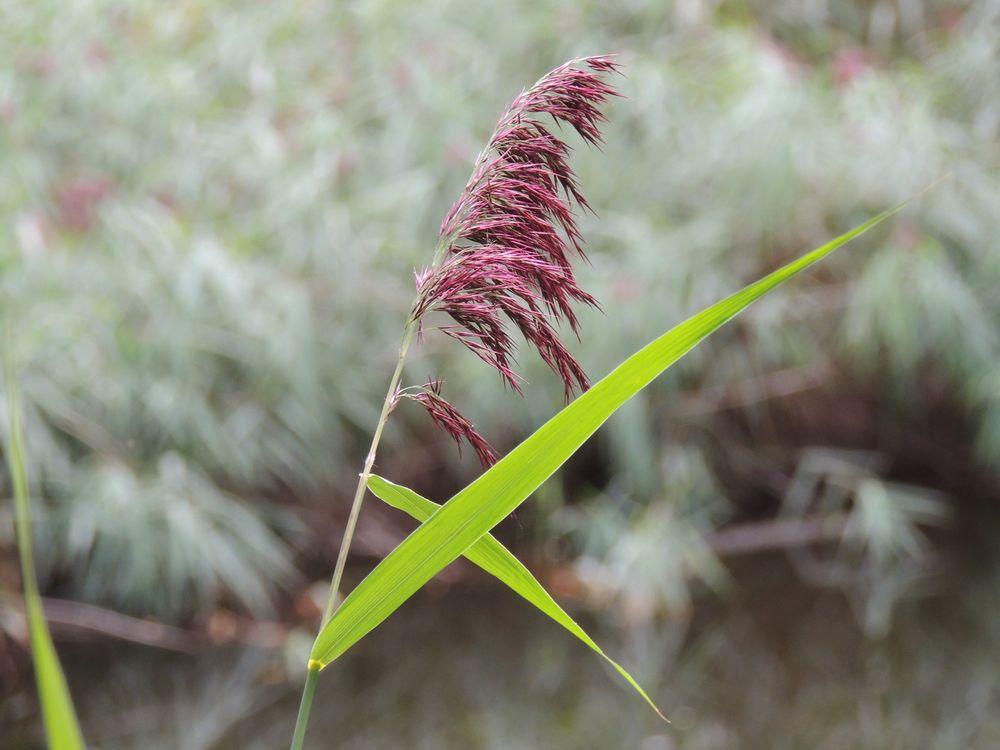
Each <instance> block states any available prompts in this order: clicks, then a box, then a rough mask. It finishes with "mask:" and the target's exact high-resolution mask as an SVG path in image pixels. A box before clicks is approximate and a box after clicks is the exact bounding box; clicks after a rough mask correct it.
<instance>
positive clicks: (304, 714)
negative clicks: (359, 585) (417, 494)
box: [291, 320, 417, 750]
mask: <svg viewBox="0 0 1000 750" xmlns="http://www.w3.org/2000/svg"><path fill="white" fill-rule="evenodd" d="M416 329H417V322H416V321H415V320H410V321H409V322H408V323H407V324H406V328H405V329H404V330H403V339H402V341H401V342H400V344H399V359H398V360H396V369H395V370H393V373H392V378H390V380H389V388H388V390H387V391H386V394H385V401H383V402H382V411H381V413H380V414H379V417H378V424H376V425H375V432H374V434H373V435H372V443H371V446H369V448H368V455H367V456H366V457H365V466H364V469H363V470H362V472H361V474H360V476H359V477H358V486H357V489H355V491H354V502H352V503H351V512H350V515H348V517H347V526H346V527H345V528H344V536H343V539H342V540H341V542H340V551H339V552H338V554H337V565H336V566H335V567H334V570H333V579H332V580H331V581H330V593H329V594H328V596H327V600H326V609H325V610H324V612H323V622H322V623H321V625H320V630H322V629H323V627H324V626H325V625H326V623H327V622H328V621H329V619H330V618H331V617H332V616H333V612H334V610H335V609H336V608H337V599H338V598H339V597H340V581H341V579H342V578H343V576H344V567H345V566H346V565H347V555H348V552H349V551H350V549H351V542H352V541H353V540H354V531H355V529H356V527H357V525H358V516H360V515H361V506H362V504H363V503H364V500H365V491H366V489H367V487H368V478H369V477H370V476H371V470H372V466H373V465H374V463H375V454H376V453H377V452H378V446H379V443H380V442H381V441H382V432H383V430H385V423H386V421H388V418H389V411H390V409H391V408H392V402H393V399H394V396H395V395H396V388H397V386H398V385H399V380H400V378H401V377H402V375H403V363H404V362H405V361H406V353H407V351H408V350H409V348H410V342H412V341H413V333H414V331H416ZM319 670H320V667H319V664H318V663H314V662H312V661H310V662H309V671H308V673H307V675H306V684H305V687H304V688H303V690H302V702H301V704H300V705H299V715H298V717H297V718H296V720H295V732H294V734H293V735H292V745H291V750H302V743H303V742H304V741H305V737H306V726H307V725H308V723H309V712H310V710H311V709H312V701H313V693H314V692H315V690H316V680H317V679H318V677H319Z"/></svg>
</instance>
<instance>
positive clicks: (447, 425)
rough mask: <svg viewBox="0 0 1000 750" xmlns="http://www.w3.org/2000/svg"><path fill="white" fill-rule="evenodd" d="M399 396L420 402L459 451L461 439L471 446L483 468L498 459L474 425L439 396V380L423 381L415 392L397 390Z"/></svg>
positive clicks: (460, 449) (497, 455) (397, 396)
mask: <svg viewBox="0 0 1000 750" xmlns="http://www.w3.org/2000/svg"><path fill="white" fill-rule="evenodd" d="M399 398H409V399H412V400H413V401H417V402H419V403H420V404H422V405H423V407H424V408H425V409H426V410H427V413H428V414H429V415H430V417H431V419H432V420H434V422H435V423H436V424H437V425H438V426H439V427H441V428H442V429H443V430H444V431H445V432H447V433H448V434H449V435H451V437H452V438H453V439H454V440H455V442H456V443H457V444H458V450H459V453H461V452H462V441H463V440H464V441H465V442H467V443H468V444H469V445H471V446H472V450H474V451H475V452H476V456H477V457H478V458H479V462H480V463H481V464H482V465H483V468H489V467H490V466H492V465H493V464H495V463H496V462H497V461H498V460H499V458H500V455H499V454H498V453H497V452H496V450H494V448H493V446H492V445H490V444H489V442H488V441H487V440H486V438H484V437H483V436H482V435H480V434H479V431H478V430H476V427H475V425H473V424H472V422H470V421H469V420H468V419H466V418H465V417H464V416H462V414H461V413H460V412H459V411H458V409H456V408H455V407H454V406H452V405H451V404H450V403H448V402H447V401H446V400H445V399H444V398H443V397H442V396H441V381H440V380H432V381H430V382H428V383H425V384H424V385H422V386H420V388H419V389H417V390H416V391H415V392H413V391H397V393H396V399H395V400H396V401H398V400H399Z"/></svg>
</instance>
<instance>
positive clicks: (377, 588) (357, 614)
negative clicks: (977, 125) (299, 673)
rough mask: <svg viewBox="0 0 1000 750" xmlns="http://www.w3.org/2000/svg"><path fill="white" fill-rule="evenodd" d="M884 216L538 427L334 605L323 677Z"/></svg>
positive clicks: (777, 275) (703, 319) (713, 310)
mask: <svg viewBox="0 0 1000 750" xmlns="http://www.w3.org/2000/svg"><path fill="white" fill-rule="evenodd" d="M901 207H902V205H900V206H896V207H895V208H892V209H889V210H888V211H885V212H883V213H881V214H879V215H878V216H875V217H874V218H872V219H869V220H868V221H866V222H865V223H863V224H861V225H860V226H858V227H856V228H854V229H852V230H851V231H849V232H847V233H846V234H843V235H841V236H840V237H838V238H837V239H835V240H832V241H831V242H828V243H827V244H825V245H823V246H822V247H819V248H817V249H815V250H813V251H812V252H810V253H807V254H806V255H804V256H802V257H801V258H799V259H798V260H795V261H793V262H792V263H789V264H788V265H786V266H783V267H782V268H780V269H778V270H777V271H775V272H773V273H771V274H769V275H768V276H765V277H764V278H763V279H761V280H760V281H757V282H756V283H754V284H751V285H750V286H748V287H746V288H745V289H743V290H742V291H739V292H736V293H735V294H733V295H731V296H729V297H727V298H726V299H724V300H722V301H721V302H717V303H716V304H714V305H712V306H711V307H709V308H707V309H705V310H703V311H701V312H700V313H698V314H697V315H695V316H693V317H691V318H689V319H688V320H686V321H684V322H683V323H681V324H680V325H678V326H676V327H675V328H673V329H671V330H670V331H668V332H667V333H665V334H663V335H662V336H661V337H660V338H658V339H656V340H655V341H653V342H652V343H650V344H648V345H646V346H645V347H644V348H643V349H641V350H639V351H638V352H637V353H636V354H633V355H632V356H631V357H629V358H628V359H626V360H625V361H624V362H623V363H622V364H620V365H619V366H618V367H617V368H615V370H613V371H612V372H611V374H610V375H608V376H606V377H605V378H604V379H603V380H601V381H600V382H598V383H596V384H595V385H594V386H593V387H592V388H591V389H590V390H589V391H587V392H586V393H584V394H583V395H581V396H580V397H579V398H578V399H576V400H575V401H573V402H572V403H571V404H569V405H568V406H567V407H565V408H564V409H563V410H562V411H560V412H559V413H558V414H556V415H555V416H554V417H552V418H551V419H550V420H549V421H548V422H546V423H545V424H544V425H542V426H541V427H540V428H539V429H538V430H537V431H536V432H535V433H534V434H533V435H531V437H529V438H528V439H527V440H525V441H524V442H523V443H521V444H520V445H518V446H517V447H516V448H514V450H512V451H511V452H510V453H508V454H507V455H506V456H505V457H504V458H502V459H501V460H500V461H499V462H498V463H497V464H495V465H494V466H493V467H492V468H491V469H489V470H488V471H486V472H485V473H483V474H482V475H481V476H480V477H479V478H478V479H476V480H475V481H473V482H472V483H471V484H470V485H468V486H467V487H466V488H465V489H463V490H462V491H460V492H459V493H458V494H457V495H455V496H454V497H453V498H451V500H449V501H448V502H447V503H445V504H444V505H442V506H441V508H440V509H439V510H437V511H436V512H435V513H434V514H433V515H432V516H431V517H430V518H429V519H427V521H425V522H424V523H423V524H421V525H420V526H419V527H418V528H417V529H416V530H414V531H413V533H412V534H410V536H408V537H407V538H406V539H405V540H403V542H402V543H401V544H400V545H399V546H398V547H396V549H394V550H393V551H392V552H391V553H390V554H389V555H388V556H387V557H386V558H385V559H384V560H383V561H382V562H381V563H379V565H378V566H377V567H376V568H375V569H374V570H373V571H372V572H371V573H370V574H369V575H368V577H367V578H365V579H364V580H363V581H362V582H361V583H360V584H359V585H358V587H357V588H356V589H355V590H354V591H352V592H351V594H350V595H349V596H348V597H347V598H346V599H345V600H344V602H343V603H342V604H341V605H340V608H339V609H337V611H336V612H335V613H334V616H333V618H332V619H330V621H329V622H328V623H327V624H326V626H325V627H324V628H323V629H322V631H320V634H319V636H318V637H317V638H316V642H315V643H314V644H313V650H312V655H311V659H312V661H313V663H315V664H319V665H320V667H321V668H322V667H324V666H326V665H328V664H329V663H330V662H332V661H333V660H334V659H336V658H337V657H338V656H340V655H341V654H343V653H344V652H345V651H347V649H349V648H350V647H351V646H353V645H354V644H355V643H357V642H358V640H359V639H361V638H362V637H364V636H365V635H366V634H367V633H368V632H370V631H371V630H372V628H374V627H376V626H377V625H378V624H379V623H381V622H382V621H383V620H385V618H386V617H388V616H389V615H390V614H392V613H393V612H394V611H395V610H396V609H397V608H398V607H399V606H400V605H401V604H402V603H403V602H405V601H406V600H407V599H408V598H409V597H410V596H412V595H413V594H414V593H415V592H416V591H417V590H418V589H419V588H420V587H421V586H423V585H424V584H425V583H427V581H429V580H430V579H431V578H433V577H434V575H436V574H437V572H438V571H440V570H441V569H442V568H444V567H445V566H446V565H448V564H449V563H451V562H452V561H453V560H455V559H456V558H458V557H459V556H460V555H461V554H462V553H463V552H465V550H467V549H468V548H469V547H470V546H472V545H473V544H474V543H475V542H476V540H478V539H479V538H480V537H481V536H483V535H484V534H486V533H487V532H489V530H490V529H492V528H493V527H494V526H496V525H497V524H498V523H499V522H500V521H501V520H503V519H504V518H505V517H506V516H507V515H508V514H509V513H510V512H511V511H513V510H514V509H515V508H517V506H518V505H520V504H521V503H522V502H524V500H526V499H527V497H528V496H529V495H530V494H531V493H532V492H534V491H535V490H536V489H537V488H538V487H539V486H540V485H541V484H542V482H544V481H545V480H546V479H548V478H549V477H550V476H551V475H552V474H553V473H554V472H555V471H556V469H558V468H559V467H560V466H561V465H562V464H563V462H565V461H566V459H568V458H569V457H570V456H571V455H572V454H573V453H574V452H575V451H576V450H577V448H579V447H580V446H581V445H582V444H583V442H584V441H585V440H586V439H587V438H589V437H590V436H591V435H592V434H594V432H596V430H597V428H599V427H600V426H601V425H602V424H603V423H604V422H605V421H606V420H607V419H608V418H609V417H610V416H611V415H612V414H614V412H615V411H616V410H617V409H618V407H620V406H621V405H622V404H624V403H625V402H626V401H628V400H629V399H630V398H631V397H632V396H634V395H635V394H636V393H638V392H639V391H640V390H642V389H643V388H644V387H645V386H646V385H648V384H649V383H650V382H652V380H653V379H654V378H656V377H657V376H658V375H659V374H660V373H662V372H663V371H664V370H666V369H667V368H668V367H670V365H672V364H673V363H674V362H676V361H677V360H679V359H680V358H681V357H682V356H684V355H685V354H687V353H688V352H689V351H691V349H693V348H694V347H695V346H696V345H697V344H698V343H699V342H700V341H702V340H703V339H704V338H705V337H706V336H708V335H709V334H711V333H712V332H713V331H715V330H716V329H718V328H719V327H720V326H721V325H723V324H724V323H726V322H727V321H728V320H730V319H731V318H733V317H734V316H735V315H737V314H738V313H739V312H740V311H741V310H743V309H744V308H745V307H747V306H748V305H749V304H750V303H752V302H754V301H755V300H757V299H760V298H761V297H763V296H764V295H765V294H767V293H768V292H770V291H771V290H772V289H774V288H775V287H777V286H778V285H779V284H781V283H782V282H784V281H786V280H787V279H789V278H791V277H792V276H794V275H795V274H797V273H799V272H800V271H802V270H803V269H805V268H808V267H809V266H811V265H812V264H813V263H816V262H817V261H819V260H820V259H822V258H824V257H826V256H827V255H829V254H830V253H832V252H833V251H834V250H836V249H837V248H838V247H840V246H841V245H843V244H844V243H846V242H848V241H850V240H852V239H854V238H855V237H857V236H858V235H860V234H862V233H863V232H866V231H867V230H869V229H871V228H872V227H874V226H875V225H876V224H878V223H880V222H882V221H884V220H885V219H886V218H888V217H889V216H890V215H891V214H893V213H895V212H896V211H898V210H899V209H900V208H901Z"/></svg>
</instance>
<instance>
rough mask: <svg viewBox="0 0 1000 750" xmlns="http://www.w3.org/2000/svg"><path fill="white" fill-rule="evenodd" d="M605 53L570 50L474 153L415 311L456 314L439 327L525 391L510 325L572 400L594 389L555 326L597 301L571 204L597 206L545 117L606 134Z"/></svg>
mask: <svg viewBox="0 0 1000 750" xmlns="http://www.w3.org/2000/svg"><path fill="white" fill-rule="evenodd" d="M617 71H618V66H617V64H616V63H615V62H614V60H612V59H611V58H609V57H605V56H600V57H587V58H582V59H580V60H574V61H571V62H568V63H566V64H565V65H562V66H560V67H558V68H556V69H555V70H553V71H551V72H550V73H548V74H547V75H546V76H544V77H543V78H542V79H541V80H539V81H538V83H536V84H535V85H534V86H532V87H531V88H530V89H528V90H527V91H525V92H523V93H522V94H521V95H520V96H518V97H517V98H515V99H514V101H513V102H512V103H511V104H510V106H509V107H508V108H507V110H506V111H505V112H504V114H503V116H502V117H501V118H500V121H499V122H498V123H497V127H496V130H495V131H494V133H493V136H492V137H491V138H490V141H489V143H488V144H487V146H486V148H485V149H484V150H483V152H482V154H481V155H480V156H479V159H478V160H477V161H476V165H475V168H474V170H473V173H472V177H471V179H470V180H469V182H468V184H467V185H466V187H465V190H464V191H463V192H462V195H461V196H460V197H459V199H458V201H457V202H456V203H455V205H454V206H452V208H451V210H450V211H449V212H448V214H447V215H446V216H445V218H444V221H443V222H442V224H441V231H440V234H439V243H440V247H441V248H442V251H443V259H442V260H441V262H440V263H438V264H437V265H435V266H433V267H431V268H429V269H426V270H424V271H421V272H420V273H418V274H417V288H418V298H417V302H416V304H415V305H414V308H413V311H412V319H414V320H420V318H421V317H422V316H423V315H424V314H425V313H426V312H428V311H429V310H440V311H442V312H445V313H447V314H448V315H450V316H451V318H452V320H453V321H454V322H455V325H453V326H447V327H445V328H443V329H442V330H443V331H444V332H445V333H446V334H448V335H449V336H451V337H453V338H455V339H456V340H458V341H460V342H461V343H462V344H464V345H465V346H466V347H467V348H468V349H470V350H471V351H472V352H473V353H475V354H476V355H477V356H479V357H480V358H481V359H482V360H483V361H485V362H486V363H487V364H489V365H490V366H492V367H493V368H494V369H496V370H497V371H498V372H499V373H500V375H501V377H502V378H503V379H504V381H505V382H506V383H508V384H509V385H510V386H511V387H512V388H513V389H514V390H517V391H520V385H519V380H520V378H519V377H518V376H517V374H516V373H515V372H514V371H513V369H512V362H513V354H514V348H515V344H514V342H513V340H512V338H511V336H510V333H509V328H510V325H513V326H514V327H515V328H517V329H518V330H519V331H520V332H521V334H522V335H523V336H524V338H525V339H526V340H527V341H528V342H529V343H530V344H531V345H532V346H534V347H535V348H536V349H537V350H538V352H539V354H540V355H541V356H542V359H543V360H544V361H545V362H546V364H548V365H549V367H550V368H551V369H552V370H553V371H554V372H555V373H556V374H557V375H559V377H560V378H561V379H562V381H563V383H564V386H565V391H566V397H567V399H568V398H569V397H570V396H571V395H572V393H573V391H574V390H575V389H577V388H579V389H581V390H585V389H586V388H587V387H588V381H587V376H586V374H585V373H584V372H583V368H582V367H580V364H579V363H578V362H577V361H576V359H575V358H574V357H573V356H572V355H571V354H570V353H569V350H568V349H567V348H566V346H565V345H564V344H563V342H562V340H561V339H560V338H559V335H558V333H557V331H556V328H555V324H557V323H558V322H559V321H565V322H566V323H567V324H568V325H569V326H570V328H571V329H572V330H573V331H574V332H576V331H577V328H578V320H577V317H576V314H575V312H574V310H573V305H574V304H575V303H580V304H584V305H589V306H592V307H597V301H596V300H595V299H594V298H593V297H592V296H591V295H589V294H588V293H587V292H585V291H584V290H583V289H581V288H580V286H579V285H578V284H577V282H576V278H575V277H574V275H573V267H572V264H571V258H572V257H573V256H574V255H577V256H583V247H582V242H583V239H582V237H581V235H580V232H579V229H578V228H577V224H576V217H575V214H574V205H576V206H581V207H583V208H585V209H586V208H589V206H588V205H587V202H586V200H585V199H584V197H583V195H582V194H581V193H580V190H579V186H578V184H577V180H576V176H575V174H574V173H573V171H572V169H571V168H570V166H569V151H570V148H569V146H568V145H567V144H566V142H565V141H563V140H562V139H561V138H559V137H558V136H556V135H554V134H553V133H552V131H551V129H550V128H551V124H550V123H548V122H547V121H545V120H544V119H539V116H541V115H549V116H551V118H552V119H553V120H554V121H555V123H556V124H557V125H558V124H565V125H569V126H571V127H572V128H573V129H574V130H576V132H577V133H579V135H580V137H581V138H583V140H584V141H586V142H587V143H589V144H591V145H599V144H600V143H601V130H600V126H601V124H602V123H603V122H604V119H605V118H604V115H603V114H602V112H601V110H600V107H601V105H603V104H604V103H605V102H606V101H607V100H608V98H609V97H612V96H618V94H617V92H616V91H615V89H614V88H612V87H611V86H610V85H608V84H607V83H605V82H604V81H603V79H602V76H603V75H604V74H607V73H614V72H617Z"/></svg>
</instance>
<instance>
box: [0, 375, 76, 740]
mask: <svg viewBox="0 0 1000 750" xmlns="http://www.w3.org/2000/svg"><path fill="white" fill-rule="evenodd" d="M20 406H21V405H20V401H19V400H18V395H17V389H16V386H15V385H14V377H13V373H12V372H11V371H10V369H9V368H7V413H8V416H9V420H10V434H9V436H8V445H7V448H8V452H9V455H8V457H7V458H8V464H9V465H10V473H11V477H12V478H13V482H14V514H15V517H16V521H17V549H18V554H19V555H20V558H21V576H22V578H23V579H24V609H25V613H26V615H27V618H28V632H29V634H30V636H31V654H32V657H33V658H34V662H35V677H36V679H37V680H38V696H39V700H40V701H41V705H42V719H43V721H44V723H45V736H46V737H47V738H48V743H49V748H50V749H51V750H78V749H80V750H82V748H83V747H84V744H83V734H82V733H81V732H80V725H79V723H78V722H77V719H76V711H75V710H74V709H73V701H72V699H71V698H70V695H69V688H68V687H67V686H66V677H65V675H63V671H62V667H61V666H60V665H59V657H58V656H57V655H56V649H55V646H54V645H53V644H52V636H51V635H50V634H49V628H48V626H47V625H46V624H45V613H44V612H43V610H42V599H41V596H40V595H39V593H38V582H37V580H36V579H35V562H34V557H33V556H32V550H31V508H30V505H29V499H28V482H27V476H26V471H25V466H24V438H23V436H22V434H21V408H20Z"/></svg>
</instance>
